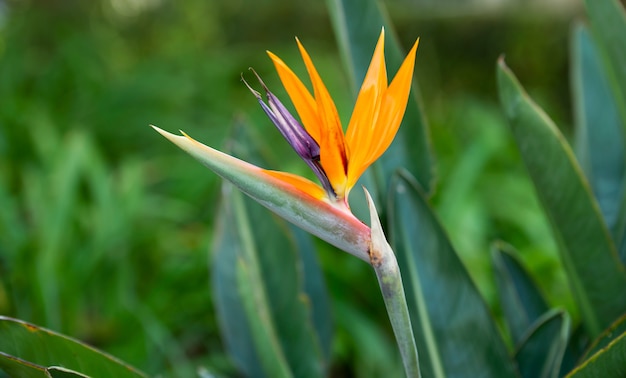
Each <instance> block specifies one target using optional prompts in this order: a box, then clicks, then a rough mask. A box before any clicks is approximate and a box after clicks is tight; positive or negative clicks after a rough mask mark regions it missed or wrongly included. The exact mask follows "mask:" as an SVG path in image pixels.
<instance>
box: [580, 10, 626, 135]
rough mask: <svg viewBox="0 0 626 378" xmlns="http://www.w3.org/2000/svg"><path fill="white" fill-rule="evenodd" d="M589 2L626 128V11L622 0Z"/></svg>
mask: <svg viewBox="0 0 626 378" xmlns="http://www.w3.org/2000/svg"><path fill="white" fill-rule="evenodd" d="M585 5H586V8H587V14H588V16H589V21H590V22H591V28H592V31H593V35H594V37H595V39H596V41H597V42H598V45H599V47H600V50H601V51H602V57H603V62H604V66H605V68H606V72H607V74H608V79H609V84H610V85H611V88H612V89H613V94H614V97H615V101H616V105H617V108H618V110H619V114H620V115H621V117H622V126H623V127H625V128H626V38H624V35H626V12H624V6H623V5H622V4H620V2H619V1H618V0H585Z"/></svg>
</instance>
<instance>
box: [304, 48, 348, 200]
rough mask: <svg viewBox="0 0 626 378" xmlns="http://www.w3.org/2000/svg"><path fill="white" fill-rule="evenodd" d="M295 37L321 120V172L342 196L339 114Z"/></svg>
mask: <svg viewBox="0 0 626 378" xmlns="http://www.w3.org/2000/svg"><path fill="white" fill-rule="evenodd" d="M296 41H297V43H298V48H299V49H300V55H302V60H304V65H305V66H306V69H307V72H308V73H309V77H310V78H311V83H312V84H313V93H314V96H315V102H316V103H317V112H318V116H319V120H320V122H321V124H320V134H321V135H320V140H319V141H318V142H319V145H320V164H321V165H322V167H323V168H324V172H325V173H326V175H327V176H328V180H329V181H330V183H331V185H332V186H333V189H334V190H335V194H336V195H337V197H338V198H339V199H341V198H343V197H344V191H345V187H346V179H347V168H348V166H347V164H348V160H347V156H346V146H345V140H344V135H343V129H342V128H341V122H340V120H339V114H338V113H337V108H336V107H335V103H334V102H333V99H332V98H331V96H330V94H329V93H328V90H327V89H326V86H325V85H324V82H323V81H322V79H321V77H320V76H319V74H318V73H317V70H316V69H315V66H314V65H313V61H311V57H309V54H308V53H307V52H306V50H305V49H304V46H302V44H301V43H300V41H299V40H298V39H296Z"/></svg>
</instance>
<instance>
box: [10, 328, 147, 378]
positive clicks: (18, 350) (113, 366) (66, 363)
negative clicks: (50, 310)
mask: <svg viewBox="0 0 626 378" xmlns="http://www.w3.org/2000/svg"><path fill="white" fill-rule="evenodd" d="M18 359H19V360H18ZM50 366H63V367H65V368H68V369H71V370H74V371H76V372H80V373H82V374H86V375H89V376H93V377H111V378H114V377H119V378H124V377H129V378H130V377H144V374H143V373H141V372H139V371H138V370H136V369H135V368H133V367H131V366H129V365H127V364H125V363H124V362H122V361H120V360H118V359H116V358H114V357H112V356H110V355H108V354H106V353H104V352H101V351H98V350H96V349H94V348H92V347H90V346H88V345H86V344H83V343H81V342H79V341H77V340H74V339H71V338H69V337H67V336H63V335H60V334H58V333H55V332H52V331H50V330H47V329H45V328H40V327H37V326H35V325H32V324H30V323H26V322H24V321H21V320H17V319H11V318H7V317H4V316H0V368H2V369H4V370H5V371H6V372H7V373H8V374H10V375H11V376H15V377H22V376H25V377H28V376H33V377H44V376H45V374H43V375H41V374H40V373H41V372H44V373H45V368H47V367H50Z"/></svg>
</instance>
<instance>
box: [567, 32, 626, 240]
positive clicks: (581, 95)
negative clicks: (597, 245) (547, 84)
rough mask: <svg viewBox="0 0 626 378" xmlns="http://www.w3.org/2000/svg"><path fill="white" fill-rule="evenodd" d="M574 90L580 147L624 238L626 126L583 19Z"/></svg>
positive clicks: (615, 231)
mask: <svg viewBox="0 0 626 378" xmlns="http://www.w3.org/2000/svg"><path fill="white" fill-rule="evenodd" d="M571 59H572V67H573V69H572V76H571V81H572V93H573V98H574V103H575V104H576V106H575V107H574V109H575V116H576V117H575V119H576V142H577V144H576V148H577V149H576V152H577V157H578V160H579V162H580V164H581V167H582V168H583V170H584V172H585V175H586V176H587V179H588V180H589V183H590V184H591V188H592V189H593V193H594V195H595V197H596V199H597V200H598V204H599V205H600V210H601V211H602V215H603V216H604V220H605V222H606V224H607V226H608V227H609V229H610V230H611V234H612V235H613V240H615V241H616V243H617V242H619V241H621V239H622V237H623V236H622V233H623V230H622V228H623V224H621V223H622V222H620V220H619V218H620V204H621V202H622V197H623V193H624V169H625V168H626V157H625V155H624V141H625V138H624V130H625V129H624V128H623V127H622V125H621V123H622V122H621V119H620V117H619V113H618V110H617V105H616V103H615V100H614V96H613V92H611V88H610V87H609V81H608V78H607V75H606V74H605V73H604V71H605V70H604V66H603V65H602V62H601V58H600V55H599V53H598V49H597V47H596V46H595V43H594V42H593V40H592V38H591V36H590V35H589V32H588V31H587V29H586V28H585V27H584V26H583V25H581V24H578V25H577V26H576V27H575V28H574V31H573V37H572V57H571Z"/></svg>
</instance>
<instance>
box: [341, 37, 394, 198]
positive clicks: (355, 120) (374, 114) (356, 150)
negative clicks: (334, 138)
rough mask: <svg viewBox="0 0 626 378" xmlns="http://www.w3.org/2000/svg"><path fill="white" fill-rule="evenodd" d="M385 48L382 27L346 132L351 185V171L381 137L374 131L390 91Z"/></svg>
mask: <svg viewBox="0 0 626 378" xmlns="http://www.w3.org/2000/svg"><path fill="white" fill-rule="evenodd" d="M384 50H385V30H384V29H383V30H382V31H381V32H380V37H379V38H378V42H377V44H376V48H375V49H374V54H373V55H372V60H371V62H370V65H369V68H368V69H367V73H366V74H365V78H364V79H363V84H362V85H361V89H360V91H359V95H358V97H357V100H356V103H355V105H354V110H353V111H352V117H351V118H350V123H349V124H348V130H347V131H346V145H347V146H348V152H349V154H348V176H349V178H348V186H349V187H350V186H353V185H354V182H351V180H350V176H351V174H350V171H351V170H354V169H355V167H357V166H361V165H362V163H363V162H365V161H367V160H368V155H369V154H370V150H371V145H372V144H373V143H375V142H374V139H378V135H376V134H375V133H374V126H375V125H376V121H377V119H378V115H379V112H380V107H381V104H382V102H383V97H384V94H385V91H386V90H387V69H386V67H385V53H384ZM363 170H364V169H363ZM355 181H356V180H355Z"/></svg>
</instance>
